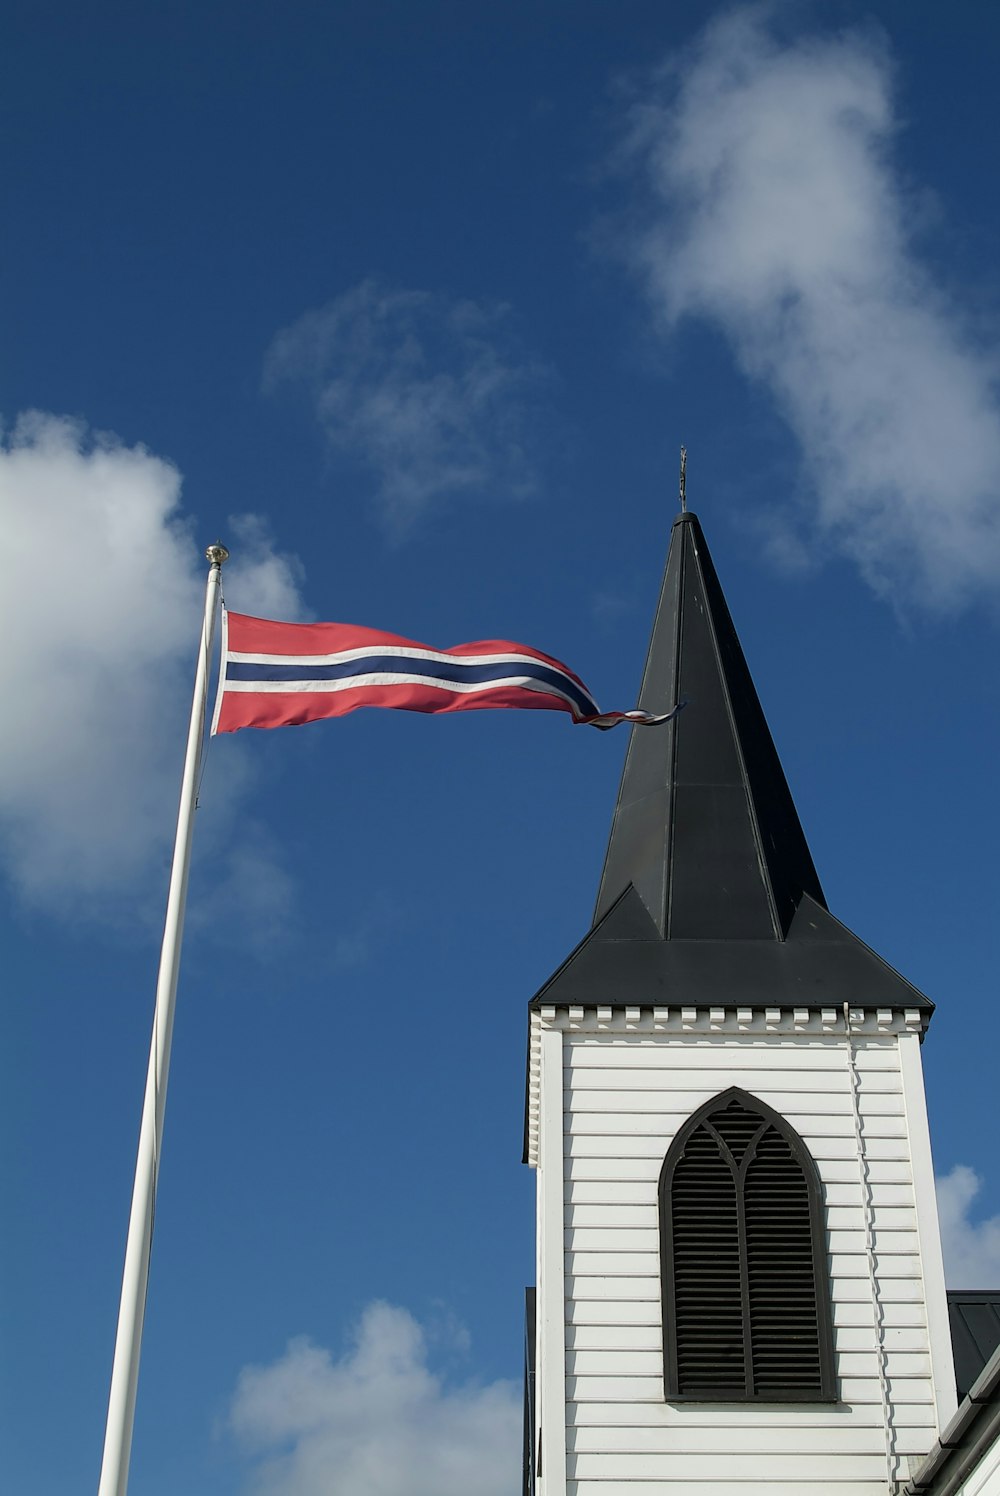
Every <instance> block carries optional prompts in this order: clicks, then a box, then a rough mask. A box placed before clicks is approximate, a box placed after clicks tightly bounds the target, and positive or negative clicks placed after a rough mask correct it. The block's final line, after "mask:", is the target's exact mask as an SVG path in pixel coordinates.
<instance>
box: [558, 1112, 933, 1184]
mask: <svg viewBox="0 0 1000 1496" xmlns="http://www.w3.org/2000/svg"><path fill="white" fill-rule="evenodd" d="M887 1120H895V1119H887ZM672 1136H673V1134H671V1135H670V1137H668V1136H666V1135H665V1134H657V1133H648V1134H647V1133H644V1132H641V1131H640V1130H638V1129H635V1130H632V1131H631V1132H629V1131H628V1130H625V1131H624V1132H623V1134H621V1135H614V1134H607V1133H606V1134H600V1133H585V1132H572V1133H567V1135H566V1136H565V1138H564V1139H563V1152H564V1153H565V1154H566V1156H567V1157H568V1158H571V1159H574V1158H593V1159H602V1158H603V1159H608V1158H614V1159H616V1160H621V1161H622V1163H623V1164H625V1165H628V1164H629V1163H630V1162H631V1161H632V1160H635V1161H636V1163H639V1162H640V1161H645V1160H647V1159H653V1158H655V1159H656V1160H657V1166H656V1167H657V1171H658V1170H659V1166H660V1164H661V1163H662V1162H663V1158H664V1155H665V1154H666V1151H667V1149H668V1148H669V1146H670V1142H671V1138H672ZM803 1142H804V1143H805V1145H806V1147H807V1148H808V1149H809V1152H810V1153H811V1154H812V1156H813V1158H814V1159H815V1161H816V1163H817V1165H818V1166H819V1170H820V1175H822V1173H823V1160H825V1159H828V1158H833V1159H851V1160H853V1162H854V1166H855V1168H857V1156H858V1144H857V1139H856V1138H855V1135H854V1132H853V1131H851V1132H849V1133H848V1132H844V1133H841V1134H837V1135H826V1134H823V1135H817V1134H816V1133H808V1132H807V1133H806V1135H805V1136H804V1137H803ZM865 1153H866V1155H867V1157H868V1158H869V1160H871V1159H879V1160H881V1159H893V1160H896V1161H897V1162H900V1163H902V1162H905V1163H907V1164H908V1163H909V1156H910V1154H909V1147H908V1146H907V1142H906V1139H905V1138H904V1137H903V1136H902V1135H900V1136H898V1137H897V1136H892V1137H883V1136H882V1135H881V1134H877V1135H876V1134H874V1133H866V1137H865Z"/></svg>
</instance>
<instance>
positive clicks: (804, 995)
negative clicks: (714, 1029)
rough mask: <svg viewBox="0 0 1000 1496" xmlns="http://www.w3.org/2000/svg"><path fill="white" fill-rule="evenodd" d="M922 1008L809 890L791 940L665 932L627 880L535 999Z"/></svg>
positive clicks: (550, 1002) (571, 1003) (619, 1004)
mask: <svg viewBox="0 0 1000 1496" xmlns="http://www.w3.org/2000/svg"><path fill="white" fill-rule="evenodd" d="M844 1003H848V1004H849V1005H850V1007H851V1008H855V1009H865V1010H869V1009H885V1008H891V1009H896V1010H899V1009H914V1008H916V1009H920V1010H922V1011H923V1014H924V1021H925V1022H926V1019H927V1018H929V1016H930V1014H931V1012H932V1011H933V1006H934V1005H933V1003H931V1002H930V1001H929V999H928V998H926V997H924V996H923V994H922V993H921V992H918V990H917V989H916V988H915V987H913V986H912V985H911V984H910V983H909V982H907V981H906V979H905V978H904V977H901V976H900V975H899V973H898V972H897V971H894V970H893V968H892V967H891V966H889V964H888V963H887V962H885V961H883V960H882V958H881V957H880V956H877V955H876V954H875V952H874V951H873V950H871V949H870V948H869V947H868V946H867V945H865V943H864V941H862V940H859V939H858V937H857V936H856V935H854V934H852V932H851V931H850V930H848V929H847V927H846V926H845V925H842V924H841V923H840V921H839V920H837V919H835V918H834V917H833V915H832V914H830V913H829V911H828V910H826V909H824V908H823V907H822V905H820V904H818V903H816V901H815V900H814V899H812V898H811V897H810V896H809V895H808V894H803V895H802V897H801V899H800V902H799V904H798V907H797V908H796V910H795V914H794V916H793V918H792V921H791V925H790V927H789V930H788V934H787V936H786V937H785V939H784V940H731V939H727V940H678V939H672V940H664V939H663V938H662V936H661V935H660V933H659V931H658V930H657V928H656V926H655V924H654V922H653V920H652V919H651V917H650V915H649V913H648V912H647V910H646V908H645V905H644V904H643V902H642V900H641V899H640V897H639V895H638V894H637V893H636V891H635V889H634V888H632V887H631V886H629V887H628V888H627V889H626V890H625V892H624V893H623V894H622V896H621V897H620V898H619V899H618V901H617V902H616V903H615V904H614V905H613V906H612V907H611V908H610V909H609V910H608V912H607V914H606V915H605V916H604V918H603V919H602V920H601V921H600V923H599V924H598V925H596V926H595V927H594V929H593V930H591V932H590V933H589V934H588V935H587V936H586V937H585V939H584V940H582V941H581V943H580V944H579V945H578V946H577V947H576V949H575V950H574V951H573V952H572V954H571V955H570V956H569V957H568V958H567V959H566V961H564V962H563V964H562V966H560V967H559V969H558V971H556V972H555V973H554V974H553V976H551V977H550V978H549V980H548V981H547V982H546V983H545V985H544V986H543V987H542V988H541V989H540V990H539V991H538V993H537V994H536V995H535V997H534V998H533V999H532V1006H541V1005H545V1006H555V1007H559V1008H561V1007H581V1006H582V1007H607V1006H611V1007H614V1008H626V1007H640V1008H645V1007H663V1006H670V1005H678V1004H684V1005H696V1006H708V1007H714V1006H720V1005H722V1006H725V1007H729V1008H735V1007H750V1008H770V1007H782V1008H810V1009H819V1008H830V1007H836V1008H842V1007H843V1005H844Z"/></svg>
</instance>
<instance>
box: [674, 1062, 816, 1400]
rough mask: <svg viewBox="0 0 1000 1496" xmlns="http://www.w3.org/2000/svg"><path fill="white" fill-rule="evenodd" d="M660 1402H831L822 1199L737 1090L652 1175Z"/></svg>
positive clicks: (807, 1169) (796, 1150) (807, 1168)
mask: <svg viewBox="0 0 1000 1496" xmlns="http://www.w3.org/2000/svg"><path fill="white" fill-rule="evenodd" d="M660 1260H661V1268H662V1280H663V1365H664V1383H665V1387H666V1395H667V1398H668V1399H669V1400H670V1401H677V1400H680V1399H693V1400H695V1401H700V1402H735V1401H746V1400H748V1399H756V1400H758V1401H771V1402H791V1401H795V1402H807V1401H808V1402H820V1401H831V1402H832V1401H834V1400H835V1397H836V1384H835V1379H834V1374H833V1342H832V1335H831V1330H830V1288H829V1275H828V1271H827V1258H826V1249H825V1243H824V1234H823V1200H822V1190H821V1186H820V1181H819V1175H818V1174H817V1172H816V1165H815V1164H814V1163H813V1160H812V1158H811V1157H810V1155H809V1153H808V1152H807V1150H806V1148H805V1145H804V1144H803V1142H802V1140H801V1138H799V1137H798V1135H797V1134H796V1132H795V1130H794V1129H793V1128H791V1127H789V1125H788V1123H787V1122H784V1121H783V1120H782V1119H781V1118H780V1117H779V1116H778V1114H777V1113H776V1112H773V1111H772V1110H771V1108H770V1107H768V1106H765V1105H764V1103H763V1102H761V1101H758V1100H756V1098H755V1097H753V1096H748V1095H747V1093H746V1092H745V1091H739V1090H736V1089H735V1088H734V1089H733V1090H730V1091H725V1092H723V1093H722V1095H721V1096H716V1097H714V1098H713V1099H712V1100H711V1101H709V1102H707V1103H706V1105H705V1106H703V1107H701V1108H700V1109H699V1110H698V1111H697V1112H695V1114H694V1116H692V1117H690V1118H689V1119H688V1121H687V1122H686V1123H685V1124H684V1126H683V1127H682V1128H681V1130H680V1132H679V1133H678V1134H677V1136H676V1138H675V1139H674V1141H673V1143H672V1144H671V1146H670V1150H669V1152H668V1153H667V1156H666V1159H665V1160H664V1163H663V1169H662V1171H661V1173H660Z"/></svg>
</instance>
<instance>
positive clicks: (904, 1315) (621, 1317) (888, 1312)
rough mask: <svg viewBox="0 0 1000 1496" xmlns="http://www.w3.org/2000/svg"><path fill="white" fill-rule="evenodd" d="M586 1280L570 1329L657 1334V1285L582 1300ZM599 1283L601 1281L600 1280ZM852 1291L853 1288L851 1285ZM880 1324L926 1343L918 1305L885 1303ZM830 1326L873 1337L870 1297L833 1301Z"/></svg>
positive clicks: (569, 1314)
mask: <svg viewBox="0 0 1000 1496" xmlns="http://www.w3.org/2000/svg"><path fill="white" fill-rule="evenodd" d="M587 1281H588V1280H586V1279H581V1280H580V1282H581V1288H582V1289H584V1292H581V1294H580V1295H578V1296H577V1297H576V1298H574V1299H569V1300H567V1303H566V1323H567V1324H570V1325H593V1326H595V1327H597V1326H602V1325H614V1324H621V1325H655V1326H656V1329H657V1333H659V1328H660V1294H659V1284H658V1283H657V1284H656V1285H654V1287H655V1291H653V1290H651V1291H650V1293H649V1295H648V1296H647V1297H645V1298H638V1299H636V1298H630V1299H623V1298H614V1297H607V1298H594V1297H587V1296H585V1287H586V1283H587ZM601 1281H602V1283H603V1282H604V1280H603V1279H602V1280H601ZM851 1286H852V1287H854V1286H856V1284H852V1285H851ZM608 1287H609V1292H613V1288H614V1285H613V1284H612V1285H609V1286H608ZM882 1317H883V1324H884V1325H885V1328H886V1331H887V1332H889V1331H894V1330H898V1331H905V1332H906V1333H908V1334H913V1335H915V1336H921V1337H923V1339H922V1341H921V1344H924V1343H926V1339H927V1321H926V1316H925V1315H924V1311H923V1305H922V1304H920V1303H888V1304H883V1306H882ZM833 1324H834V1328H835V1329H837V1330H861V1331H864V1332H866V1333H870V1334H874V1333H875V1330H874V1325H875V1318H874V1311H873V1309H872V1304H871V1297H870V1295H869V1294H868V1293H867V1292H866V1293H865V1295H864V1297H863V1298H859V1299H856V1300H850V1299H845V1298H843V1297H835V1298H834V1302H833Z"/></svg>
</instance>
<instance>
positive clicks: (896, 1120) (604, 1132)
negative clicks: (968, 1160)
mask: <svg viewBox="0 0 1000 1496" xmlns="http://www.w3.org/2000/svg"><path fill="white" fill-rule="evenodd" d="M760 1099H761V1100H762V1101H763V1100H766V1098H765V1097H761V1098H760ZM768 1105H771V1103H770V1102H768ZM774 1110H775V1111H778V1112H780V1113H781V1115H782V1116H783V1117H784V1119H785V1121H786V1122H788V1123H789V1124H790V1125H791V1126H792V1127H794V1128H795V1131H796V1132H797V1133H798V1134H799V1136H800V1137H801V1138H802V1140H803V1142H804V1143H805V1144H806V1147H808V1148H809V1149H810V1151H812V1147H811V1145H812V1139H813V1138H817V1139H818V1138H845V1139H849V1140H850V1142H851V1144H852V1146H855V1145H856V1139H855V1132H854V1118H853V1116H852V1115H851V1112H850V1110H849V1108H847V1107H845V1108H844V1109H843V1111H842V1112H841V1113H840V1114H839V1115H832V1114H830V1113H825V1114H824V1113H817V1114H816V1115H810V1114H806V1113H803V1112H800V1111H795V1110H793V1109H792V1108H791V1107H788V1108H782V1107H780V1106H778V1107H775V1108H774ZM688 1115H689V1113H688V1112H687V1111H685V1112H683V1113H681V1112H678V1113H677V1116H676V1122H677V1126H676V1127H671V1128H669V1129H665V1128H664V1125H663V1119H662V1117H661V1116H659V1115H654V1114H653V1113H651V1112H629V1113H626V1112H606V1113H605V1112H567V1113H566V1124H567V1125H566V1132H567V1135H568V1136H569V1137H573V1138H577V1137H578V1138H583V1137H605V1138H608V1139H612V1138H614V1139H617V1138H620V1137H622V1136H625V1137H634V1138H640V1137H646V1138H654V1137H655V1138H657V1139H659V1142H660V1147H661V1148H662V1150H663V1151H664V1152H666V1149H667V1147H668V1146H669V1144H670V1141H671V1139H672V1138H673V1135H674V1133H675V1132H676V1131H677V1130H678V1128H679V1126H680V1123H681V1122H682V1121H684V1119H685V1118H686V1117H687V1116H688ZM905 1135H906V1119H905V1117H903V1116H902V1115H900V1116H895V1117H883V1116H874V1117H867V1118H866V1120H865V1141H866V1143H867V1142H868V1140H869V1139H872V1138H902V1137H904V1136H905ZM624 1151H625V1152H628V1150H627V1149H626V1150H624Z"/></svg>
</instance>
